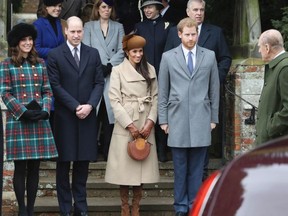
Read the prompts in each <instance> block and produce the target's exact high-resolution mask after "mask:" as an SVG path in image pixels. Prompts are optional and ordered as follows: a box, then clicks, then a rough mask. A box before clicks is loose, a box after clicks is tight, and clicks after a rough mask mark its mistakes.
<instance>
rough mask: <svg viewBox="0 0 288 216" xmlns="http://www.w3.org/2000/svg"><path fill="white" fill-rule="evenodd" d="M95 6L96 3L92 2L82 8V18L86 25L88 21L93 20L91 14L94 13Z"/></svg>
mask: <svg viewBox="0 0 288 216" xmlns="http://www.w3.org/2000/svg"><path fill="white" fill-rule="evenodd" d="M93 6H94V4H92V3H87V4H86V5H85V6H84V7H83V8H82V12H81V17H80V18H81V20H82V22H83V24H84V26H85V23H86V22H89V21H90V20H91V14H92V10H93Z"/></svg>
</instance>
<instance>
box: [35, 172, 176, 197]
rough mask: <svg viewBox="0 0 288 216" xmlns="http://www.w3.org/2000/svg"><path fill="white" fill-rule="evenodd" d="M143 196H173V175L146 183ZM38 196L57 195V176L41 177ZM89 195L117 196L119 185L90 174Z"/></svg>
mask: <svg viewBox="0 0 288 216" xmlns="http://www.w3.org/2000/svg"><path fill="white" fill-rule="evenodd" d="M143 190H144V191H143V196H145V197H171V196H173V177H163V176H161V178H160V181H159V182H158V183H153V184H144V187H143ZM38 196H40V197H43V196H56V183H55V177H40V180H39V190H38ZM87 196H88V197H100V198H101V197H102V198H103V197H104V198H107V197H117V196H119V186H118V185H113V184H108V183H106V182H105V181H104V179H100V178H97V177H95V176H89V177H88V181H87Z"/></svg>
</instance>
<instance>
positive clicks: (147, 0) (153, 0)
mask: <svg viewBox="0 0 288 216" xmlns="http://www.w3.org/2000/svg"><path fill="white" fill-rule="evenodd" d="M147 5H159V6H160V7H161V8H164V6H163V4H162V1H161V0H142V5H141V9H142V8H143V7H145V6H147Z"/></svg>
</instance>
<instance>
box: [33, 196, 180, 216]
mask: <svg viewBox="0 0 288 216" xmlns="http://www.w3.org/2000/svg"><path fill="white" fill-rule="evenodd" d="M87 202H88V210H89V216H96V215H97V216H116V215H117V216H119V215H120V205H121V201H120V198H119V197H115V198H98V197H97V198H96V197H93V198H92V197H90V198H87ZM129 202H130V205H131V199H130V201H129ZM140 213H141V216H172V215H174V214H175V213H174V210H173V197H146V198H145V197H143V199H142V200H141V203H140ZM35 214H36V215H37V216H56V215H59V207H58V202H57V198H56V197H38V198H37V199H36V203H35Z"/></svg>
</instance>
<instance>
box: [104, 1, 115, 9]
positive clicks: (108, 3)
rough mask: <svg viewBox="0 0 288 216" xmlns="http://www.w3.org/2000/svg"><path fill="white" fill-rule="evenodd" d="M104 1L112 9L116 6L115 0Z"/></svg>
mask: <svg viewBox="0 0 288 216" xmlns="http://www.w3.org/2000/svg"><path fill="white" fill-rule="evenodd" d="M102 1H103V2H105V3H106V4H107V5H109V6H110V7H112V6H113V4H114V1H113V0H102Z"/></svg>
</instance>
